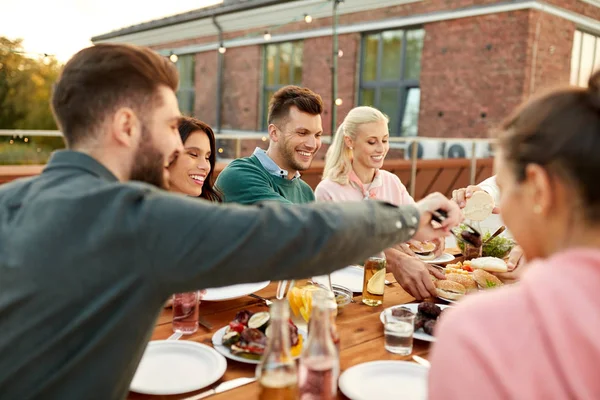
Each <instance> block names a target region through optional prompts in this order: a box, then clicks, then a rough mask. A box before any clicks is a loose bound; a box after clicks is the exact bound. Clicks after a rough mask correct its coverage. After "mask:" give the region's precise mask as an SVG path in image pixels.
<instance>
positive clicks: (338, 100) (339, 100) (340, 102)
mask: <svg viewBox="0 0 600 400" xmlns="http://www.w3.org/2000/svg"><path fill="white" fill-rule="evenodd" d="M342 103H343V101H342V99H340V98H339V97H338V98H337V99H335V105H336V106H341V105H342Z"/></svg>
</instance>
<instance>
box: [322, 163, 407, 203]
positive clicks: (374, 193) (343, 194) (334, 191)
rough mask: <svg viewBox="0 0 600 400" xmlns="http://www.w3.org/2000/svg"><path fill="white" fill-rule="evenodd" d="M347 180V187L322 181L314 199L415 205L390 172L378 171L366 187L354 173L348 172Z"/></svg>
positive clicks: (329, 181) (400, 183)
mask: <svg viewBox="0 0 600 400" xmlns="http://www.w3.org/2000/svg"><path fill="white" fill-rule="evenodd" d="M348 178H349V180H350V181H349V183H348V184H347V185H340V184H339V183H336V182H333V181H332V180H330V179H324V180H322V181H321V183H319V185H318V186H317V188H316V190H315V197H316V199H317V200H318V201H334V202H340V201H360V200H365V199H376V200H382V201H387V202H388V203H391V204H394V205H396V206H399V205H401V204H414V203H415V201H414V200H413V198H412V197H411V196H410V194H408V191H407V190H406V187H404V185H403V184H402V182H400V178H398V176H396V175H394V174H392V173H391V172H388V171H384V170H378V171H377V174H376V175H375V179H373V182H371V184H367V185H365V184H363V183H362V182H361V181H360V179H358V176H356V174H355V173H354V171H351V172H350V175H349V176H348Z"/></svg>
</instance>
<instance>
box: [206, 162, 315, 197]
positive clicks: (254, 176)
mask: <svg viewBox="0 0 600 400" xmlns="http://www.w3.org/2000/svg"><path fill="white" fill-rule="evenodd" d="M216 186H217V187H218V189H219V190H220V191H221V193H222V194H223V197H224V201H225V202H228V203H241V204H254V203H257V202H259V201H267V200H275V201H279V202H282V203H293V204H301V203H311V202H313V201H315V194H314V192H313V190H312V189H311V187H310V186H308V184H307V183H306V182H304V181H303V180H302V179H300V178H296V179H292V180H289V179H285V178H280V177H278V176H275V175H271V174H270V173H269V172H267V170H265V168H264V167H263V166H262V164H261V163H260V161H259V159H258V158H257V157H256V156H255V155H252V156H250V157H246V158H238V159H237V160H233V161H232V162H231V163H230V164H229V165H228V166H227V167H226V168H225V169H223V171H222V172H221V173H220V174H219V177H218V179H217V182H216Z"/></svg>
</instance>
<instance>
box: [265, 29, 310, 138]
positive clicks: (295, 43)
mask: <svg viewBox="0 0 600 400" xmlns="http://www.w3.org/2000/svg"><path fill="white" fill-rule="evenodd" d="M299 43H302V58H301V63H302V77H301V80H303V79H304V40H303V39H300V40H291V41H286V42H277V43H267V44H265V45H264V46H262V47H263V54H262V75H263V79H262V88H261V91H260V98H261V102H260V104H261V107H262V108H263V110H262V113H261V123H260V126H261V128H262V129H263V130H266V129H267V128H268V123H267V116H268V113H269V109H268V106H267V104H266V101H267V98H266V97H267V93H268V92H276V91H277V90H279V89H281V88H282V87H285V86H288V85H300V86H301V85H302V82H294V76H295V70H296V65H295V64H294V60H295V58H294V57H295V54H296V51H297V50H298V44H299ZM285 44H291V45H292V51H291V53H290V71H289V76H288V82H290V83H283V84H282V83H279V82H280V76H279V72H280V71H279V67H280V64H279V63H280V59H281V47H282V46H283V45H285ZM269 46H275V47H276V49H277V51H276V53H275V65H274V66H273V73H274V82H275V83H274V84H268V76H269V75H268V70H267V69H268V64H267V63H268V47H269Z"/></svg>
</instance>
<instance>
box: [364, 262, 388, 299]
mask: <svg viewBox="0 0 600 400" xmlns="http://www.w3.org/2000/svg"><path fill="white" fill-rule="evenodd" d="M386 266H387V263H386V259H385V254H384V253H380V254H377V255H375V256H373V257H369V258H368V259H367V260H366V261H365V267H364V270H365V271H364V272H365V275H364V281H363V292H362V302H363V303H364V304H366V305H368V306H371V307H376V306H380V305H382V304H383V291H384V289H385V273H386Z"/></svg>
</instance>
